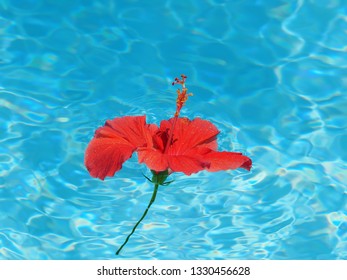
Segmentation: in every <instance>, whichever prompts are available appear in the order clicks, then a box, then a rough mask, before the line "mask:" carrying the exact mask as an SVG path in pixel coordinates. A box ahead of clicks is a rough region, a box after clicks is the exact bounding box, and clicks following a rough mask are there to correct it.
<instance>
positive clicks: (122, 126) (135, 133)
mask: <svg viewBox="0 0 347 280" xmlns="http://www.w3.org/2000/svg"><path fill="white" fill-rule="evenodd" d="M107 128H110V129H111V130H112V131H113V135H117V136H119V137H121V138H124V139H125V140H127V141H128V142H129V143H130V144H132V145H133V146H135V147H140V146H143V145H144V144H145V143H146V141H149V140H150V139H151V132H152V130H153V129H156V126H155V125H147V124H146V116H125V117H120V118H115V119H113V120H108V121H106V123H105V126H104V129H103V130H101V131H99V133H98V134H101V136H104V137H105V135H102V134H103V133H106V132H109V131H108V130H107ZM106 137H107V136H106Z"/></svg>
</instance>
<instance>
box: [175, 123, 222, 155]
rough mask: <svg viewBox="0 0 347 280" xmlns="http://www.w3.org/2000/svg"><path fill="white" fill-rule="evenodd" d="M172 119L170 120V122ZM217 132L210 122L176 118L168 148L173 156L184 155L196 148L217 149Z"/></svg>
mask: <svg viewBox="0 0 347 280" xmlns="http://www.w3.org/2000/svg"><path fill="white" fill-rule="evenodd" d="M172 121H173V119H171V120H170V122H172ZM218 133H219V130H218V129H217V128H216V127H215V125H213V124H212V123H211V122H209V121H206V120H202V119H200V118H196V119H193V120H192V121H190V120H189V119H187V118H178V119H177V123H176V126H175V130H174V136H173V140H174V142H173V144H172V146H171V147H170V149H171V151H172V152H174V153H175V154H177V155H179V154H184V153H185V152H186V151H187V150H189V149H193V148H195V147H197V146H199V147H208V148H210V149H213V150H215V149H217V141H216V137H217V135H218Z"/></svg>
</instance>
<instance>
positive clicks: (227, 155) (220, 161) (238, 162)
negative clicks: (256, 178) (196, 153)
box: [204, 151, 252, 172]
mask: <svg viewBox="0 0 347 280" xmlns="http://www.w3.org/2000/svg"><path fill="white" fill-rule="evenodd" d="M204 159H205V160H206V161H208V162H210V167H209V168H208V171H210V172H215V171H221V170H228V169H236V168H244V169H247V170H250V169H251V167H252V160H251V159H250V158H249V157H246V156H244V155H243V154H241V153H234V152H215V151H211V152H210V153H207V154H205V155H204Z"/></svg>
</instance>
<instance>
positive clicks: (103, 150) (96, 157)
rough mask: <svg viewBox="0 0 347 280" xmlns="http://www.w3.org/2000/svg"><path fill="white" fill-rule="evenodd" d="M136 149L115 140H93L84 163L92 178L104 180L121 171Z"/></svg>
mask: <svg viewBox="0 0 347 280" xmlns="http://www.w3.org/2000/svg"><path fill="white" fill-rule="evenodd" d="M135 149H136V148H135V147H134V146H133V145H129V144H124V142H122V141H117V139H115V138H93V139H92V141H91V142H90V143H89V145H88V147H87V150H86V153H85V158H84V163H85V165H86V167H87V169H88V171H89V173H90V175H91V176H93V177H96V178H99V179H101V180H104V179H105V177H106V176H113V175H114V173H115V172H117V171H118V170H119V169H121V168H122V164H123V163H124V162H125V161H126V160H127V159H129V158H130V157H131V155H132V153H133V152H134V150H135Z"/></svg>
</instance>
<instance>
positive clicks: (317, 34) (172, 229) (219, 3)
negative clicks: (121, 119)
mask: <svg viewBox="0 0 347 280" xmlns="http://www.w3.org/2000/svg"><path fill="white" fill-rule="evenodd" d="M346 7H347V2H346V1H345V0H329V1H325V0H292V1H291V0H271V1H270V0H267V1H265V0H263V1H253V0H235V1H227V0H224V1H223V0H201V1H199V0H184V1H159V0H158V1H155V0H151V1H149V0H147V1H136V0H133V1H130V0H129V1H116V0H114V1H111V0H98V1H82V0H80V1H78V0H68V1H67V0H66V1H63V0H60V1H55V0H35V1H34V0H31V1H30V0H27V1H24V0H23V1H19V0H14V1H12V0H2V1H0V34H1V40H0V128H1V129H0V259H113V258H120V259H347V187H346V182H347V171H346V160H347V130H346V128H347V116H346V112H347V98H346V87H347V80H346V77H347V70H346V65H347V36H346V30H347V9H346ZM182 73H184V74H186V75H187V76H188V81H187V87H188V88H189V90H190V91H191V92H193V93H194V96H193V97H191V98H190V99H189V100H188V102H187V104H186V106H185V107H184V108H183V110H182V115H183V116H187V117H190V118H193V117H197V116H199V117H202V118H204V119H208V120H210V121H212V122H213V123H214V124H216V126H217V127H218V128H219V129H220V130H221V134H220V135H219V145H220V149H221V150H235V151H241V152H243V153H245V154H246V155H248V156H249V157H251V158H252V160H253V162H254V166H253V169H252V170H251V172H247V171H243V170H235V171H227V172H217V173H208V172H201V173H198V174H195V175H192V176H189V177H188V176H185V175H183V174H178V173H177V174H173V175H172V176H171V178H172V179H174V180H175V181H174V183H172V184H171V185H170V186H167V187H160V189H159V193H158V196H157V199H156V201H155V203H154V204H153V206H152V208H151V210H150V212H149V214H148V216H147V217H146V219H145V220H144V221H143V223H142V224H141V225H140V227H139V228H138V230H137V231H136V233H135V234H134V235H133V236H132V238H131V240H130V242H129V243H128V244H127V246H126V247H125V248H124V249H123V251H122V254H121V255H120V256H117V257H116V256H115V255H114V253H115V251H116V250H117V249H118V247H119V246H120V245H121V244H122V242H123V241H124V239H125V238H126V236H127V234H128V233H129V232H130V230H131V229H132V227H133V225H134V224H135V223H136V221H137V219H138V218H139V217H140V216H141V215H142V213H143V211H144V210H145V208H146V206H147V203H148V201H149V199H150V197H151V193H152V189H153V186H152V185H151V184H150V183H149V182H148V181H146V179H145V178H144V177H143V175H142V173H144V174H147V175H148V170H147V169H146V167H145V166H143V165H139V164H138V163H137V158H136V156H135V155H134V156H133V157H132V159H131V160H129V161H128V162H126V164H125V165H124V166H123V169H122V170H121V171H120V172H118V173H117V174H116V176H115V177H113V178H109V179H107V180H105V181H100V180H97V179H94V178H91V177H90V176H89V174H88V172H87V171H86V169H85V167H84V164H83V157H84V151H85V149H86V146H87V144H88V142H89V141H90V139H91V138H92V136H93V134H94V131H95V129H96V128H97V127H98V126H101V125H103V123H104V121H105V120H107V119H112V118H114V117H117V116H123V115H143V114H146V115H147V120H148V122H152V123H159V122H160V120H162V119H167V118H169V117H171V116H172V115H173V113H174V111H175V98H176V93H175V88H174V87H172V86H171V81H172V80H173V78H174V77H176V76H179V75H180V74H182Z"/></svg>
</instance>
